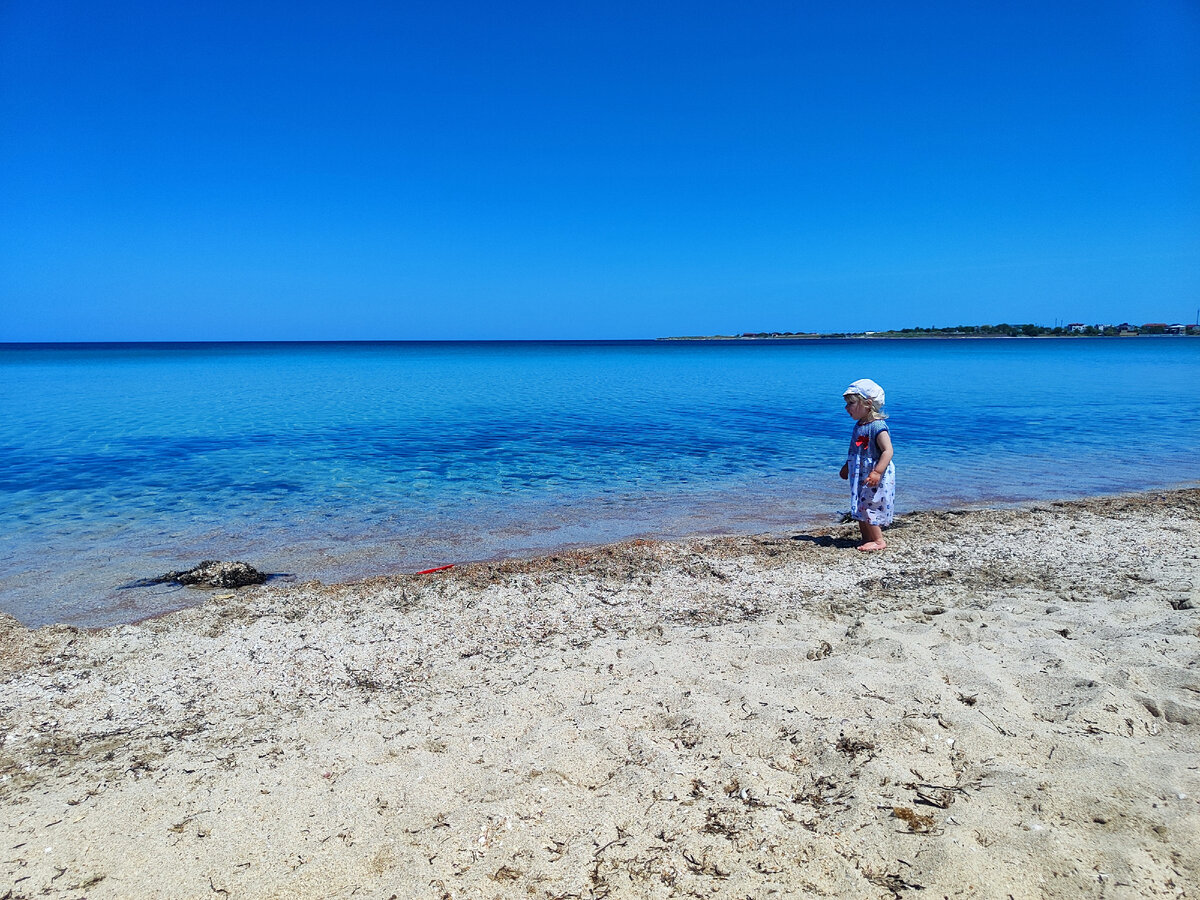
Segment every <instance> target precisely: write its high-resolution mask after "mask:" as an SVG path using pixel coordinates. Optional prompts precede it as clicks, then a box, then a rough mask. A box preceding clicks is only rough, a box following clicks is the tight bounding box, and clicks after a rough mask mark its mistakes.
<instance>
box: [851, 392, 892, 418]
mask: <svg viewBox="0 0 1200 900" xmlns="http://www.w3.org/2000/svg"><path fill="white" fill-rule="evenodd" d="M848 397H854V398H855V399H856V400H861V401H862V402H863V403H865V404H867V406H869V407H871V412H870V413H868V415H867V421H868V422H875V421H877V420H879V419H886V418H887V413H885V412H884V411H883V404H882V403H880V404H878V405H877V404H876V403H875V401H874V400H872V399H871V398H870V397H864V396H863V395H862V394H860V393H858V392H857V391H847V392H846V393H844V394H842V399H843V400H845V399H846V398H848Z"/></svg>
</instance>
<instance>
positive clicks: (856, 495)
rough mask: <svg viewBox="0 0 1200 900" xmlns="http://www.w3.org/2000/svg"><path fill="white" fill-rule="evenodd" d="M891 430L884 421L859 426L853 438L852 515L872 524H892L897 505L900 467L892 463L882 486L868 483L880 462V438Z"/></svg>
mask: <svg viewBox="0 0 1200 900" xmlns="http://www.w3.org/2000/svg"><path fill="white" fill-rule="evenodd" d="M887 430H888V427H887V425H886V424H884V422H883V420H882V419H876V420H875V421H874V422H868V423H867V424H866V425H859V424H858V423H855V425H854V431H853V432H852V433H851V435H850V452H849V455H848V456H847V458H846V469H847V473H848V475H849V476H850V515H851V516H852V517H854V518H855V519H857V520H858V521H860V522H866V523H867V524H869V525H880V526H883V525H891V524H892V507H893V505H894V504H895V502H896V466H895V465H894V464H893V463H890V462H889V463H888V467H887V469H886V470H885V471H884V473H883V477H882V478H881V479H880V480H879V486H878V487H871V486H870V485H868V484H867V476H868V475H870V474H871V470H872V469H874V468H875V463H877V462H879V444H878V442H877V437H878V435H879V433H880V432H882V431H887Z"/></svg>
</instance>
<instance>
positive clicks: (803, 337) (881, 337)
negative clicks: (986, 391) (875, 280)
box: [654, 332, 1196, 341]
mask: <svg viewBox="0 0 1200 900" xmlns="http://www.w3.org/2000/svg"><path fill="white" fill-rule="evenodd" d="M1187 337H1196V335H1186V334H1136V333H1131V334H1120V335H1103V334H933V333H929V334H925V333H922V334H895V333H893V332H880V333H871V332H863V333H859V334H766V335H741V334H713V335H695V336H692V335H685V336H677V337H676V336H672V337H660V338H655V339H654V340H656V341H845V340H855V341H857V340H873V341H888V340H899V341H911V340H922V339H932V340H939V341H963V340H966V341H993V340H995V341H1010V340H1018V341H1030V340H1032V341H1036V340H1042V339H1045V338H1051V339H1054V340H1062V339H1069V340H1078V339H1084V340H1087V339H1101V338H1104V339H1121V338H1187Z"/></svg>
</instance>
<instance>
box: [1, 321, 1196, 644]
mask: <svg viewBox="0 0 1200 900" xmlns="http://www.w3.org/2000/svg"><path fill="white" fill-rule="evenodd" d="M858 378H872V379H874V380H875V381H877V382H879V383H880V384H881V385H882V386H883V387H884V389H885V390H886V392H887V404H886V407H885V410H886V412H887V413H888V414H889V417H890V418H889V420H888V425H889V427H890V429H891V433H892V439H893V443H894V446H895V448H896V456H895V464H896V469H897V509H898V511H899V512H900V513H903V512H905V511H911V510H915V509H924V508H961V507H969V506H978V505H1007V504H1017V503H1022V502H1026V501H1031V500H1053V499H1059V498H1072V497H1081V496H1088V495H1095V494H1113V493H1120V492H1126V491H1137V490H1146V489H1156V488H1169V487H1174V486H1180V485H1194V484H1195V483H1196V478H1197V466H1196V447H1195V444H1196V436H1195V433H1194V431H1193V428H1192V418H1193V417H1192V413H1193V409H1194V406H1195V392H1196V389H1197V386H1198V385H1200V340H1196V339H1192V338H1186V337H1162V338H1158V337H1145V336H1143V337H1131V338H1083V337H1078V338H1063V339H1054V338H1030V339H1021V338H996V339H937V338H931V339H921V338H905V339H871V338H864V339H784V340H740V341H716V340H701V341H684V340H670V341H602V342H511V343H509V342H479V343H357V342H356V343H228V344H129V345H118V344H72V345H13V344H7V345H0V409H2V415H0V611H2V612H5V613H7V614H9V615H12V616H15V617H16V618H17V619H19V620H20V621H21V622H24V623H26V624H28V625H31V626H38V625H44V624H48V623H68V624H74V625H77V626H82V627H97V626H106V625H114V624H120V623H128V622H133V621H137V620H140V619H143V618H146V617H149V616H153V615H158V614H160V613H164V612H167V611H170V610H173V609H178V608H180V607H183V606H187V605H192V604H195V603H198V602H202V600H203V599H204V597H205V596H206V595H205V593H204V592H202V591H197V590H194V589H182V588H179V587H178V586H177V585H170V584H156V585H147V584H146V582H147V580H148V579H153V578H154V577H155V576H158V575H161V574H163V573H165V572H169V571H174V570H181V569H186V568H189V567H191V566H193V565H195V564H196V563H198V562H200V561H201V560H205V559H221V560H242V561H245V562H248V563H250V564H251V565H253V566H255V567H256V568H258V569H260V570H262V571H265V572H268V573H271V574H272V576H273V578H275V579H278V580H298V581H307V580H310V579H320V580H322V581H325V582H337V581H346V580H352V579H357V578H361V577H365V576H369V575H375V574H383V573H399V572H414V571H419V570H423V569H427V568H432V567H435V566H441V565H448V564H454V563H463V562H466V561H473V560H489V559H499V558H504V557H511V556H531V555H538V554H544V553H548V552H552V551H554V550H556V549H560V548H566V547H575V546H588V545H596V544H602V543H606V542H611V541H619V540H625V539H630V538H634V537H665V538H675V537H684V536H689V535H713V534H745V533H759V532H785V533H796V532H802V531H804V530H805V529H811V528H817V527H822V526H828V525H830V524H833V523H836V522H838V521H839V520H840V519H841V517H842V515H843V513H844V512H845V510H846V509H848V507H849V498H848V495H847V489H846V486H845V483H844V482H842V481H840V480H839V478H838V469H839V468H840V466H841V464H842V462H843V461H844V459H845V454H846V448H847V443H848V439H849V435H850V429H851V426H852V425H853V422H852V421H851V420H850V418H849V417H848V416H847V415H846V412H845V410H844V408H843V403H842V399H841V398H842V391H843V390H844V389H845V388H846V387H847V385H849V384H850V382H852V381H854V380H855V379H858Z"/></svg>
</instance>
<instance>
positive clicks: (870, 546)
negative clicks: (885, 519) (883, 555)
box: [857, 538, 887, 553]
mask: <svg viewBox="0 0 1200 900" xmlns="http://www.w3.org/2000/svg"><path fill="white" fill-rule="evenodd" d="M857 549H858V551H859V552H860V553H871V552H872V551H874V550H886V549H887V541H885V540H884V539H883V538H880V539H879V540H877V541H867V542H866V543H865V544H859V545H858V548H857Z"/></svg>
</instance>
